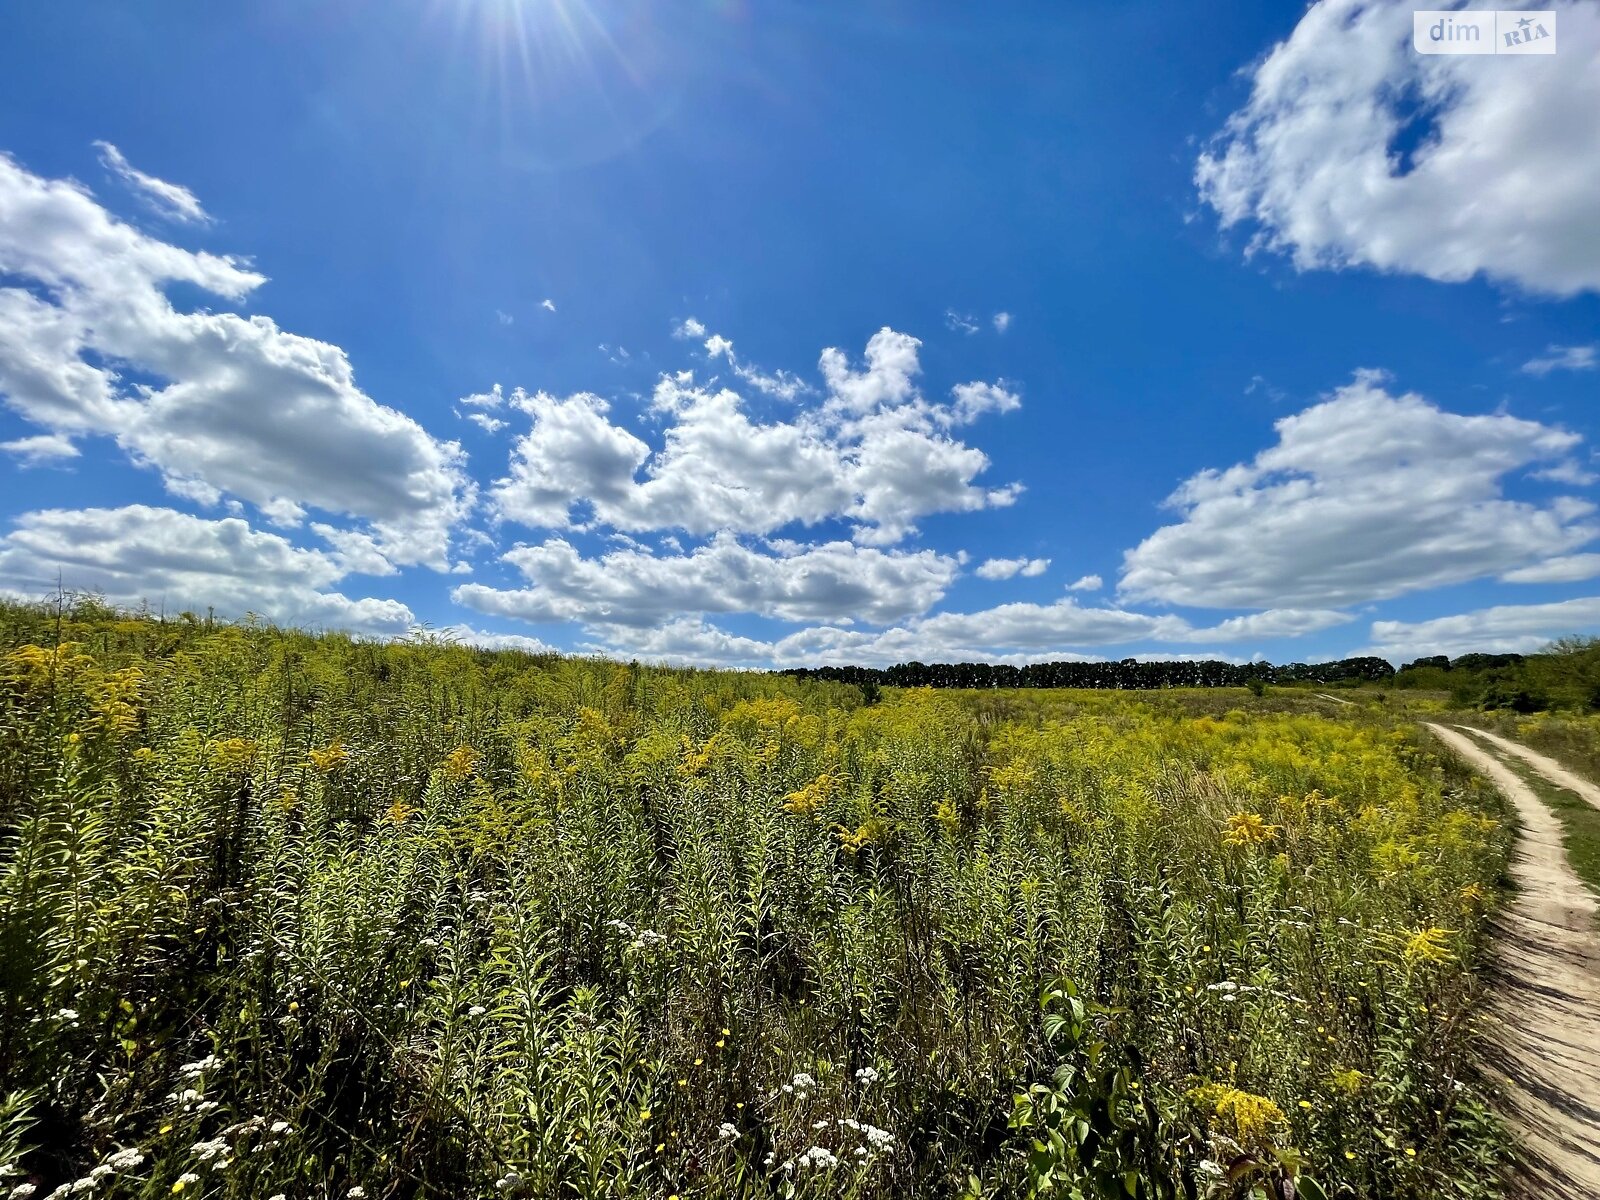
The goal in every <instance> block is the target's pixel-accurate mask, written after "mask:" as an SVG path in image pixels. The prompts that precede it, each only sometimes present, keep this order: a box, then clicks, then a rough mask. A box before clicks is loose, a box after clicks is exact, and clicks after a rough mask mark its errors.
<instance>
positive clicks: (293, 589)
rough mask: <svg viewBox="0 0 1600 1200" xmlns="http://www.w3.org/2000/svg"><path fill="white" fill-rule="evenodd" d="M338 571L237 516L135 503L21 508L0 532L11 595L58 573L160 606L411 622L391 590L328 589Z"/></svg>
mask: <svg viewBox="0 0 1600 1200" xmlns="http://www.w3.org/2000/svg"><path fill="white" fill-rule="evenodd" d="M344 574H345V567H344V566H343V565H342V564H341V563H340V562H339V560H338V558H337V556H333V555H328V554H323V553H321V552H318V551H315V550H304V549H300V548H297V547H295V546H293V545H291V544H290V543H289V542H288V541H287V540H286V539H285V538H282V537H280V536H279V535H277V534H275V533H260V532H257V531H255V530H253V529H251V528H250V526H249V525H248V524H246V523H245V522H244V521H242V520H239V519H238V518H236V517H226V518H223V519H222V520H217V521H211V520H205V519H203V518H200V517H193V516H189V515H187V514H185V513H179V512H174V511H173V510H172V509H167V508H152V507H149V506H146V505H142V504H132V505H128V506H126V507H124V508H91V509H83V510H79V511H73V510H66V509H47V510H43V511H39V512H30V513H25V514H23V515H22V516H20V517H17V518H16V520H15V528H14V529H13V530H12V532H10V533H9V534H7V535H6V536H5V537H3V538H0V579H4V580H5V585H4V587H5V589H6V590H7V591H9V592H11V593H12V594H14V595H24V596H33V597H37V596H38V595H40V594H42V593H45V592H48V591H53V590H54V589H55V587H56V584H57V580H58V579H59V580H60V583H61V585H62V586H63V587H65V588H67V589H68V590H72V591H91V592H98V593H101V594H103V595H104V596H105V597H106V598H107V599H108V600H109V601H111V602H113V603H116V604H121V605H126V606H129V607H133V606H137V605H139V604H141V603H144V602H148V603H150V604H151V605H152V606H156V607H162V608H165V610H166V611H167V612H168V613H174V612H177V611H180V610H182V609H191V610H193V611H197V612H204V611H205V610H206V608H207V607H215V609H216V610H217V612H218V613H219V615H222V616H226V617H242V616H244V614H245V613H247V612H254V613H259V614H261V615H262V616H265V617H267V618H269V619H271V620H273V621H277V622H280V623H283V624H292V625H300V626H306V625H321V626H328V627H332V628H338V629H345V630H351V631H354V632H362V633H375V634H395V633H403V632H405V631H406V630H407V629H409V628H411V626H412V625H413V624H415V621H416V618H415V617H414V616H413V615H412V613H411V610H410V609H408V608H407V607H406V606H405V605H404V604H401V603H400V602H399V601H397V600H384V599H371V598H368V599H351V598H349V597H347V596H345V595H342V594H341V593H339V592H336V591H331V590H329V589H330V588H331V587H332V585H333V584H335V583H337V582H338V581H339V580H340V579H341V578H342V577H343V576H344Z"/></svg>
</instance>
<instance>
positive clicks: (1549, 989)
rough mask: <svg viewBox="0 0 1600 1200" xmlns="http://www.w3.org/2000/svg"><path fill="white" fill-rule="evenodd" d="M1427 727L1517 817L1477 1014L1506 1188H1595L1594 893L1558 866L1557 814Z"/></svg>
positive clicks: (1599, 1059)
mask: <svg viewBox="0 0 1600 1200" xmlns="http://www.w3.org/2000/svg"><path fill="white" fill-rule="evenodd" d="M1428 729H1429V730H1430V731H1431V732H1432V733H1433V734H1434V736H1436V737H1437V738H1438V739H1439V740H1440V741H1442V742H1443V743H1444V744H1445V745H1446V746H1448V747H1449V748H1450V749H1451V750H1453V751H1454V752H1455V753H1457V754H1458V755H1460V756H1461V758H1462V759H1464V760H1465V761H1466V762H1467V763H1469V764H1470V765H1471V766H1472V767H1473V768H1474V769H1476V770H1478V771H1481V772H1482V773H1483V774H1484V775H1486V776H1488V778H1489V779H1490V780H1492V781H1493V782H1494V784H1495V786H1496V787H1498V788H1499V789H1500V790H1501V791H1502V792H1503V793H1504V794H1505V795H1506V797H1507V799H1509V800H1510V801H1511V803H1512V804H1513V805H1514V806H1515V807H1516V810H1517V816H1518V818H1519V820H1520V821H1521V825H1522V836H1521V837H1519V838H1518V839H1517V845H1516V848H1515V849H1514V850H1513V852H1512V859H1511V866H1510V870H1511V877H1512V879H1513V880H1514V881H1515V883H1516V887H1517V892H1516V895H1515V897H1514V898H1513V899H1512V901H1511V903H1510V904H1509V905H1508V906H1507V907H1506V908H1504V909H1503V910H1502V911H1501V912H1500V914H1499V916H1498V917H1496V919H1495V931H1494V933H1495V937H1494V947H1493V950H1492V952H1491V956H1490V965H1489V984H1490V999H1489V1003H1488V1021H1487V1022H1486V1033H1487V1034H1488V1038H1487V1042H1488V1045H1487V1047H1486V1060H1487V1066H1488V1068H1489V1069H1490V1070H1491V1071H1492V1072H1493V1073H1494V1074H1495V1075H1496V1076H1498V1077H1499V1082H1501V1083H1502V1084H1504V1086H1505V1094H1506V1114H1505V1115H1506V1117H1507V1119H1508V1120H1509V1121H1510V1123H1511V1124H1512V1126H1513V1128H1514V1130H1515V1131H1516V1133H1517V1134H1518V1135H1519V1138H1520V1141H1521V1151H1522V1153H1521V1163H1520V1169H1519V1171H1518V1176H1517V1179H1516V1181H1515V1184H1514V1186H1513V1187H1512V1189H1511V1191H1510V1193H1509V1194H1511V1195H1514V1196H1527V1197H1532V1196H1540V1197H1548V1196H1570V1197H1580V1196H1583V1197H1590V1196H1600V934H1597V933H1596V932H1595V928H1596V926H1595V919H1596V909H1597V905H1596V902H1595V899H1594V897H1593V896H1592V895H1591V894H1590V893H1589V892H1588V891H1587V890H1586V889H1585V888H1584V886H1583V884H1582V883H1581V882H1579V880H1578V878H1577V876H1575V875H1574V874H1573V873H1572V869H1571V868H1570V867H1569V866H1568V865H1567V860H1566V854H1565V852H1564V851H1563V849H1562V843H1561V823H1560V822H1559V821H1558V820H1557V819H1556V817H1555V815H1554V814H1553V813H1552V812H1551V811H1550V810H1549V809H1548V808H1546V807H1545V806H1544V804H1543V803H1541V802H1540V800H1539V798H1538V797H1537V796H1536V795H1535V794H1534V793H1533V791H1532V789H1531V788H1529V787H1528V785H1527V784H1525V783H1524V782H1523V781H1522V780H1521V779H1519V778H1518V777H1517V776H1516V774H1514V773H1513V772H1512V771H1511V770H1510V769H1508V768H1507V767H1506V766H1505V765H1504V764H1502V763H1501V762H1499V761H1498V760H1497V759H1496V758H1495V757H1494V756H1493V755H1491V754H1490V753H1488V751H1486V750H1484V749H1483V748H1482V747H1481V746H1480V745H1478V744H1477V743H1475V742H1473V741H1472V740H1471V739H1469V738H1468V737H1467V736H1466V735H1465V734H1463V733H1460V732H1457V731H1456V730H1453V729H1447V728H1446V727H1445V726H1443V725H1435V724H1431V723H1430V724H1429V725H1428ZM1475 732H1476V731H1475ZM1500 740H1501V741H1503V739H1500ZM1513 747H1514V744H1508V749H1512V748H1513ZM1513 752H1515V753H1518V754H1519V755H1521V754H1522V748H1521V747H1514V749H1513ZM1527 753H1528V754H1532V753H1533V752H1532V751H1528V752H1527ZM1522 756H1523V757H1525V758H1526V755H1522ZM1538 757H1541V758H1542V757H1543V756H1538ZM1528 761H1533V760H1532V759H1529V760H1528ZM1551 765H1552V766H1556V764H1551ZM1536 766H1537V764H1536ZM1557 769H1558V770H1559V767H1557ZM1540 770H1541V773H1542V767H1541V768H1540ZM1578 782H1582V781H1578ZM1562 786H1563V787H1568V786H1570V784H1566V783H1563V784H1562ZM1573 790H1576V789H1573ZM1592 790H1593V789H1592V787H1591V791H1592Z"/></svg>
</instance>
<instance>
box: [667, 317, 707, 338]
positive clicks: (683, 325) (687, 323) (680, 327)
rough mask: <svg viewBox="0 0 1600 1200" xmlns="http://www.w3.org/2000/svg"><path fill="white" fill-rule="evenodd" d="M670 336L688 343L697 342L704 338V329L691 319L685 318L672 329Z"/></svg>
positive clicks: (700, 324) (702, 325)
mask: <svg viewBox="0 0 1600 1200" xmlns="http://www.w3.org/2000/svg"><path fill="white" fill-rule="evenodd" d="M672 336H673V337H675V338H680V339H684V340H689V341H699V340H700V339H701V338H703V337H705V336H706V327H705V325H704V324H703V323H702V322H700V321H697V320H695V319H694V318H693V317H685V318H684V319H683V320H682V321H680V322H678V324H677V325H675V326H674V327H673V329H672Z"/></svg>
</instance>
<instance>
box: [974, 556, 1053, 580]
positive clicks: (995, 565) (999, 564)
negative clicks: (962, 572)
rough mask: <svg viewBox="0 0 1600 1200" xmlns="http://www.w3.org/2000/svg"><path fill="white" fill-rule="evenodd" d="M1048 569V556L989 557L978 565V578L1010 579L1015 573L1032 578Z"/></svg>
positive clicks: (976, 572)
mask: <svg viewBox="0 0 1600 1200" xmlns="http://www.w3.org/2000/svg"><path fill="white" fill-rule="evenodd" d="M1049 569H1050V560H1049V559H1048V558H991V559H988V560H986V561H985V562H982V563H980V564H979V565H978V567H977V569H976V571H974V574H976V575H977V576H978V578H980V579H1011V578H1013V577H1015V576H1017V575H1023V576H1026V577H1028V578H1032V577H1034V576H1037V575H1043V574H1044V573H1045V572H1046V571H1047V570H1049Z"/></svg>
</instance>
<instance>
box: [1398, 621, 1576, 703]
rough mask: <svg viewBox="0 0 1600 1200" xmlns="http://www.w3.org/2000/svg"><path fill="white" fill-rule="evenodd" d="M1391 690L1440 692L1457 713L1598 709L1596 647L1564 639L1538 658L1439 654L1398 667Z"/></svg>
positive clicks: (1530, 656)
mask: <svg viewBox="0 0 1600 1200" xmlns="http://www.w3.org/2000/svg"><path fill="white" fill-rule="evenodd" d="M1394 686H1395V687H1397V688H1406V689H1412V688H1416V689H1427V690H1443V691H1448V692H1449V693H1450V700H1451V703H1453V704H1455V705H1457V706H1458V707H1461V708H1481V709H1510V710H1512V711H1514V712H1525V713H1527V712H1542V711H1544V710H1546V709H1568V710H1578V711H1593V710H1595V709H1600V641H1597V640H1596V639H1593V638H1581V637H1573V638H1563V639H1562V640H1560V641H1557V642H1554V643H1552V644H1551V645H1549V646H1547V647H1546V648H1545V649H1544V650H1543V651H1541V652H1540V653H1538V654H1462V655H1460V656H1458V657H1456V658H1446V657H1445V656H1444V655H1442V654H1439V655H1435V656H1433V657H1431V658H1419V659H1417V660H1416V661H1415V662H1409V663H1407V664H1406V665H1405V666H1403V667H1401V668H1400V670H1399V672H1398V673H1397V674H1396V675H1395V677H1394Z"/></svg>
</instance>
